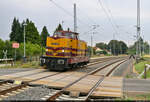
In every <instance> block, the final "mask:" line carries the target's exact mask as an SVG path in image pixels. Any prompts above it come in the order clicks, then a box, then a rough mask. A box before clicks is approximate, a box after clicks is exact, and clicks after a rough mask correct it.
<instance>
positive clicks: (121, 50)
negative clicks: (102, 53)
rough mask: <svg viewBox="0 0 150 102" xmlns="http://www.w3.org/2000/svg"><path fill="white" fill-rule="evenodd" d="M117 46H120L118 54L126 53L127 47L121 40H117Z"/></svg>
mask: <svg viewBox="0 0 150 102" xmlns="http://www.w3.org/2000/svg"><path fill="white" fill-rule="evenodd" d="M119 47H120V50H119V54H126V53H127V50H128V47H127V45H126V44H125V43H124V42H123V41H119Z"/></svg>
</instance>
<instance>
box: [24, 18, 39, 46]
mask: <svg viewBox="0 0 150 102" xmlns="http://www.w3.org/2000/svg"><path fill="white" fill-rule="evenodd" d="M23 24H24V22H23V23H22V25H23ZM26 24H27V25H26V26H25V34H26V42H31V43H33V44H40V42H41V39H40V35H39V32H38V30H37V28H36V27H35V25H34V23H33V22H32V21H29V19H27V20H26Z"/></svg>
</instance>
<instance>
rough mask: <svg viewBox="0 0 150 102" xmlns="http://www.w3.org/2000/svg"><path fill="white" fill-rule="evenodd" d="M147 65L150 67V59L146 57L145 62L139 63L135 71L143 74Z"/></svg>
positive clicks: (149, 76) (148, 76) (148, 74)
mask: <svg viewBox="0 0 150 102" xmlns="http://www.w3.org/2000/svg"><path fill="white" fill-rule="evenodd" d="M145 64H149V65H150V58H148V57H144V58H143V60H141V61H140V62H139V63H137V64H136V63H135V70H136V71H137V72H138V73H139V74H141V73H142V72H143V71H144V68H145ZM146 74H147V78H150V71H147V73H146ZM142 78H144V76H142Z"/></svg>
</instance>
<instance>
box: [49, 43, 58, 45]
mask: <svg viewBox="0 0 150 102" xmlns="http://www.w3.org/2000/svg"><path fill="white" fill-rule="evenodd" d="M51 45H59V43H51Z"/></svg>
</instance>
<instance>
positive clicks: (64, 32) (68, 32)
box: [57, 30, 79, 35]
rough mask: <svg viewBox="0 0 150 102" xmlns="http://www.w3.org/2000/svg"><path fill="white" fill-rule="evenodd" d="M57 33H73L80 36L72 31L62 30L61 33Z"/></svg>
mask: <svg viewBox="0 0 150 102" xmlns="http://www.w3.org/2000/svg"><path fill="white" fill-rule="evenodd" d="M57 32H62V33H73V34H77V35H78V34H79V33H76V32H72V31H63V30H61V31H57Z"/></svg>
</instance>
